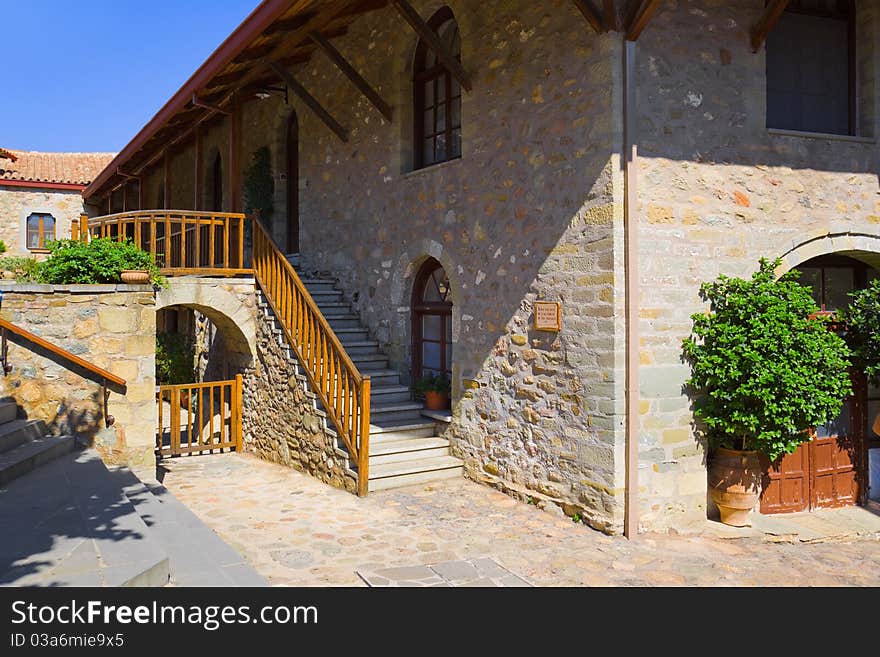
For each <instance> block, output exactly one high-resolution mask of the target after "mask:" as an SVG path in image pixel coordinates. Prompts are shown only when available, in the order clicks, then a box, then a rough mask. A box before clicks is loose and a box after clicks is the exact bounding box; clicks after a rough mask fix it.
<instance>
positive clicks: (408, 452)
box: [370, 437, 449, 469]
mask: <svg viewBox="0 0 880 657" xmlns="http://www.w3.org/2000/svg"><path fill="white" fill-rule="evenodd" d="M435 456H449V441H448V440H444V439H443V438H436V437H434V438H409V439H404V440H392V441H382V442H380V443H378V444H374V445H370V469H372V468H373V467H374V466H377V465H385V464H386V463H398V462H401V461H414V460H417V459H426V458H433V457H435Z"/></svg>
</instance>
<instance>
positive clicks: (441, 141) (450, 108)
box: [413, 7, 461, 169]
mask: <svg viewBox="0 0 880 657" xmlns="http://www.w3.org/2000/svg"><path fill="white" fill-rule="evenodd" d="M428 25H429V26H430V27H431V28H432V29H433V30H434V31H435V32H436V33H437V35H438V36H439V37H440V41H441V42H442V43H443V45H444V46H445V47H446V48H447V50H448V51H449V52H450V53H452V55H453V56H454V57H456V58H457V59H459V60H461V38H460V37H459V34H458V24H457V23H456V22H455V17H454V16H453V15H452V10H451V9H450V8H449V7H443V8H442V9H440V10H439V11H437V13H436V14H434V15H433V16H432V17H431V20H430V21H428ZM413 92H414V103H413V105H414V112H413V121H414V124H415V125H414V128H415V130H414V133H415V134H414V140H415V161H414V166H415V168H416V169H421V168H423V167H427V166H430V165H432V164H437V163H438V162H446V161H447V160H454V159H455V158H458V157H461V86H460V85H459V84H458V81H457V80H456V79H455V78H454V77H453V76H452V74H451V73H450V72H449V70H448V69H447V68H446V67H445V66H443V64H441V63H440V61H439V60H438V59H437V56H436V55H435V54H434V51H432V50H431V49H430V48H428V46H427V44H425V42H424V41H421V40H420V41H419V44H418V46H417V47H416V56H415V65H414V67H413Z"/></svg>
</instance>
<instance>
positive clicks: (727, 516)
mask: <svg viewBox="0 0 880 657" xmlns="http://www.w3.org/2000/svg"><path fill="white" fill-rule="evenodd" d="M780 264H781V260H775V261H770V260H767V259H766V258H762V259H761V261H760V268H759V269H758V271H757V272H755V273H754V274H753V275H752V277H751V279H750V280H744V279H740V278H729V277H727V276H724V275H721V276H719V277H718V278H717V279H716V280H715V281H713V282H708V283H703V285H702V286H701V287H700V294H701V296H702V298H703V299H704V300H706V301H708V302H709V303H710V304H711V308H710V312H708V313H697V314H694V315H692V316H691V319H692V320H693V331H692V334H691V336H689V337H688V338H687V339H686V340H685V341H684V343H683V351H684V356H685V358H686V360H687V361H688V362H689V363H690V365H691V368H692V376H691V378H690V379H689V380H688V382H687V385H688V386H689V387H690V388H691V389H692V390H693V391H694V392H696V393H698V394H697V395H696V397H695V399H694V414H695V416H696V417H697V418H698V419H699V420H701V421H702V422H703V423H704V424H705V426H706V433H707V437H708V442H709V493H710V496H711V498H712V500H713V502H715V504H716V505H717V506H718V509H719V512H720V515H721V522H723V523H725V524H729V525H734V526H744V525H747V524H749V519H748V518H749V513H750V512H751V510H752V509H753V508H754V506H755V504H757V501H758V499H759V497H760V493H761V476H762V473H761V470H762V468H761V464H760V459H759V455H760V454H764V455H766V457H767V458H768V459H769V460H770V461H775V460H776V459H778V458H780V457H782V456H783V455H785V454H789V453H792V452H794V451H795V450H796V449H797V448H798V447H799V446H800V445H801V444H802V443H804V442H807V441H809V440H810V439H811V437H812V433H811V430H812V429H813V428H814V427H816V426H820V425H822V424H825V423H826V422H828V421H829V420H831V419H833V418H835V417H836V416H837V415H838V414H839V413H840V410H841V407H842V406H843V401H844V399H845V398H846V397H847V396H848V395H850V394H852V383H851V381H850V376H849V372H848V369H849V367H850V361H849V357H850V349H849V347H848V346H847V344H846V342H844V340H843V338H841V337H840V336H839V335H837V334H836V333H835V332H833V331H832V330H829V326H828V324H829V322H831V321H832V320H833V318H831V317H829V316H826V315H822V314H818V311H819V308H817V307H816V303H815V301H814V300H813V297H812V294H811V290H810V288H809V287H807V286H805V285H802V284H800V283H799V282H798V280H797V279H798V276H799V274H798V272H797V271H790V272H788V273H786V274H785V275H783V276H782V277H781V278H779V279H776V276H775V273H774V272H775V270H776V268H777V267H779V265H780Z"/></svg>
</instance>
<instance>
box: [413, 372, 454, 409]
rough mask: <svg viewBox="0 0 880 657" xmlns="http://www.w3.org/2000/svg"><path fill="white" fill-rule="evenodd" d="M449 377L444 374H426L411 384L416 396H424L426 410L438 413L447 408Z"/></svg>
mask: <svg viewBox="0 0 880 657" xmlns="http://www.w3.org/2000/svg"><path fill="white" fill-rule="evenodd" d="M450 387H451V386H450V381H449V377H448V376H447V375H446V373H445V372H441V373H439V374H435V373H431V374H426V375H425V376H423V377H422V378H420V379H418V380H417V381H416V382H415V383H414V384H413V391H414V392H415V393H416V394H419V395H424V397H425V407H426V408H427V409H428V410H432V411H440V410H443V409H445V408H448V407H449V390H450Z"/></svg>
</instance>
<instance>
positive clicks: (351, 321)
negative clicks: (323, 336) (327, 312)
mask: <svg viewBox="0 0 880 657" xmlns="http://www.w3.org/2000/svg"><path fill="white" fill-rule="evenodd" d="M327 323H328V324H330V328H332V329H333V331H334V332H335V331H336V329H341V328H356V329H362V328H363V326H361V318H360V316H359V315H355V314H353V313H351V311H349V312H348V314H346V315H334V316H332V317H330V316H327Z"/></svg>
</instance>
